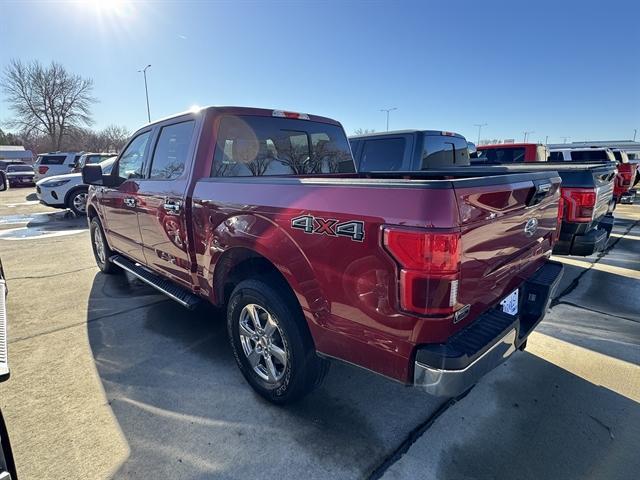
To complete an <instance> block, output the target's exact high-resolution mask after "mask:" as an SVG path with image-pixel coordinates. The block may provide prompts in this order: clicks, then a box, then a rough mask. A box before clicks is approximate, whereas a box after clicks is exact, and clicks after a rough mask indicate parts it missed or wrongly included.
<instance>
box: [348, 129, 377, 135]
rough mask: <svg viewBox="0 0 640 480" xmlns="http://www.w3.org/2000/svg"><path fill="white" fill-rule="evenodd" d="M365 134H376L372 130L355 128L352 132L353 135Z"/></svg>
mask: <svg viewBox="0 0 640 480" xmlns="http://www.w3.org/2000/svg"><path fill="white" fill-rule="evenodd" d="M367 133H376V131H375V129H373V128H356V129H355V130H354V131H353V134H354V135H366V134H367Z"/></svg>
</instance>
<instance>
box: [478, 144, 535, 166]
mask: <svg viewBox="0 0 640 480" xmlns="http://www.w3.org/2000/svg"><path fill="white" fill-rule="evenodd" d="M524 153H525V149H524V148H517V147H507V148H489V149H487V150H478V159H479V160H481V161H485V162H486V163H523V162H524Z"/></svg>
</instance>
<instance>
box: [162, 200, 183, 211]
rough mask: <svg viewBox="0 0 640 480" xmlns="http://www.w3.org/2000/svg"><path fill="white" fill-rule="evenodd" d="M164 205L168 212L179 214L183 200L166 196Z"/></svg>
mask: <svg viewBox="0 0 640 480" xmlns="http://www.w3.org/2000/svg"><path fill="white" fill-rule="evenodd" d="M163 207H164V209H165V211H166V212H167V213H170V214H173V215H177V214H178V213H180V209H181V208H182V202H181V201H180V200H169V199H168V198H165V199H164V205H163Z"/></svg>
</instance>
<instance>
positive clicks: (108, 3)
mask: <svg viewBox="0 0 640 480" xmlns="http://www.w3.org/2000/svg"><path fill="white" fill-rule="evenodd" d="M80 3H83V4H85V5H87V6H88V7H91V8H92V9H93V10H94V11H95V12H96V13H97V14H98V15H99V16H117V17H124V16H128V15H129V14H130V13H131V2H130V1H127V0H81V2H80Z"/></svg>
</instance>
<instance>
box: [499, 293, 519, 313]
mask: <svg viewBox="0 0 640 480" xmlns="http://www.w3.org/2000/svg"><path fill="white" fill-rule="evenodd" d="M519 297H520V295H519V293H518V289H515V290H514V291H513V292H511V293H510V294H509V295H507V296H506V297H505V298H504V300H502V301H501V302H500V307H502V311H503V312H504V313H507V314H509V315H513V316H514V317H515V316H516V315H518V305H519Z"/></svg>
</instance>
